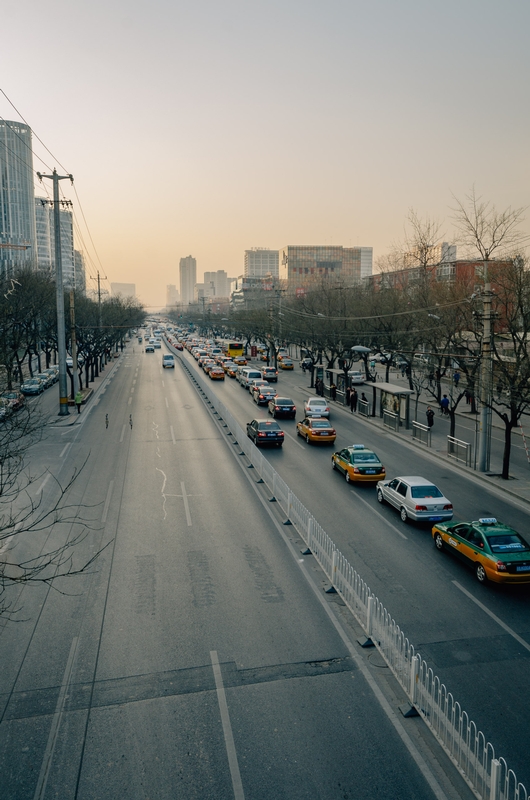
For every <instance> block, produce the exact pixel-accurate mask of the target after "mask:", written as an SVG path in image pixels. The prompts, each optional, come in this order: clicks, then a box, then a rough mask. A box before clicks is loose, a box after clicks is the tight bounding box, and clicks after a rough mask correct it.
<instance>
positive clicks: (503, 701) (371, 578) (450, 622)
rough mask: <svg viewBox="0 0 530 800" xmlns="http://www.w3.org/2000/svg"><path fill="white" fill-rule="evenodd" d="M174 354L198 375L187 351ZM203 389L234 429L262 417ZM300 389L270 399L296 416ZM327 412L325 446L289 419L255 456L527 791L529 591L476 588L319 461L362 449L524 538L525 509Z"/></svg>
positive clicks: (235, 394)
mask: <svg viewBox="0 0 530 800" xmlns="http://www.w3.org/2000/svg"><path fill="white" fill-rule="evenodd" d="M182 357H183V358H185V359H186V360H187V362H188V363H189V364H191V366H192V368H196V369H198V367H197V366H196V362H195V361H194V360H193V358H192V357H191V356H190V355H189V354H188V353H187V352H184V353H183V354H182ZM201 374H203V375H204V373H201ZM210 383H211V385H212V387H213V389H214V391H215V392H216V393H217V395H218V396H219V397H220V398H221V399H222V401H223V402H224V403H225V404H226V405H227V406H228V407H229V409H230V410H231V412H232V413H233V414H234V416H235V417H236V418H237V419H238V421H239V422H240V424H242V425H243V426H244V425H245V424H246V422H248V421H249V420H250V419H252V418H254V417H257V418H268V419H271V417H270V416H268V413H267V410H266V408H264V407H258V406H257V405H256V404H255V403H254V402H253V401H252V399H251V397H250V396H249V393H248V392H246V391H245V390H244V389H243V388H242V387H241V386H240V385H239V383H238V382H237V381H236V380H228V379H227V380H225V381H224V383H223V384H220V383H218V382H216V381H215V382H214V381H211V382H210ZM308 385H309V375H308V374H305V375H304V374H303V373H302V371H301V370H300V369H299V368H296V369H295V370H293V371H292V372H290V371H282V370H280V373H279V381H278V384H277V389H278V393H279V394H280V395H282V396H287V397H292V399H293V400H294V401H295V403H296V405H297V409H298V411H297V419H300V418H301V417H302V416H303V401H304V400H305V399H307V397H308V396H310V395H312V394H313V392H312V391H311V390H310V389H309V388H308ZM331 411H332V413H331V421H332V422H333V425H334V427H335V428H336V430H337V440H336V443H335V445H334V446H333V447H332V448H330V447H329V446H328V445H326V446H324V447H320V446H315V445H308V444H306V442H305V441H303V440H302V439H301V438H300V437H297V435H296V422H295V421H291V420H281V421H280V422H281V426H282V428H283V430H284V431H285V434H286V441H285V444H284V446H283V448H281V450H271V451H269V452H267V457H268V458H269V459H270V461H271V463H272V464H273V466H274V468H275V469H276V470H277V471H278V473H279V474H280V475H281V477H282V478H283V479H284V480H285V481H286V483H287V484H288V485H289V487H290V488H291V490H292V491H293V492H294V493H295V495H296V496H297V497H298V498H299V499H300V500H301V501H302V503H303V504H304V505H305V506H306V507H307V508H308V509H309V510H310V511H311V513H312V514H313V515H314V516H315V518H316V519H317V520H318V522H319V523H320V524H321V525H322V527H323V528H324V530H325V531H326V533H328V535H329V536H331V538H332V539H333V541H334V542H335V544H336V546H337V547H338V548H339V550H341V551H342V552H343V553H344V555H345V556H346V557H347V558H348V560H349V561H350V563H351V564H352V565H353V566H354V568H355V569H356V570H357V572H358V573H359V574H360V575H361V577H362V578H363V579H364V580H365V581H366V582H367V583H368V585H369V586H370V588H371V589H372V591H373V592H374V593H375V594H376V595H377V596H378V597H379V599H380V600H381V601H382V602H383V603H384V605H385V606H386V608H387V609H388V611H389V612H390V613H391V615H392V616H393V617H394V619H395V620H396V621H397V623H398V624H399V625H400V627H401V629H402V630H403V631H404V632H405V635H406V636H408V638H409V640H410V641H411V642H412V643H413V644H414V646H415V647H416V649H418V650H419V651H420V653H421V654H422V656H423V657H424V658H425V659H426V660H427V661H428V663H429V665H430V666H431V667H432V668H433V670H434V673H435V674H436V675H438V677H439V678H440V679H441V680H442V681H443V682H444V683H445V684H446V686H447V688H448V689H449V691H451V692H452V693H453V695H454V697H455V699H456V700H457V701H458V702H459V703H460V704H461V706H462V708H463V709H464V710H465V711H467V713H468V714H469V715H470V717H471V719H472V720H474V721H475V723H476V724H477V726H478V728H479V729H480V730H482V731H483V733H484V734H485V736H486V740H487V741H490V742H491V743H492V744H493V746H494V747H495V752H496V755H497V757H499V756H502V757H504V758H505V759H506V760H507V762H508V765H509V766H510V768H511V769H513V770H514V771H515V773H516V775H517V777H518V779H519V780H520V781H521V782H522V783H524V784H525V785H526V786H527V787H528V786H530V762H529V760H528V748H529V744H530V742H529V735H528V730H529V726H528V716H527V714H528V712H529V709H530V688H529V685H528V681H527V675H528V669H529V659H530V615H529V599H530V586H529V585H526V586H516V587H514V586H509V587H495V586H493V585H491V584H488V585H487V586H483V585H480V584H479V583H478V582H477V581H476V579H475V577H474V575H473V573H472V572H471V571H470V570H469V569H468V568H467V567H466V566H465V565H463V564H462V563H461V562H459V561H457V560H456V559H453V558H452V557H451V556H450V555H448V554H447V553H445V552H444V553H439V552H438V551H436V550H435V548H434V546H433V542H432V537H431V533H430V526H429V525H424V526H422V525H416V524H414V523H412V524H403V523H402V522H401V520H400V518H399V515H398V513H397V512H396V511H395V510H394V509H392V508H390V507H389V506H386V505H385V506H380V505H379V504H378V502H377V500H376V491H375V488H374V487H373V486H369V485H368V486H367V485H365V486H354V485H351V484H350V485H349V484H347V483H346V482H345V480H344V478H343V477H342V476H341V475H340V473H338V472H334V471H333V470H332V469H331V458H330V456H331V453H332V452H333V450H335V449H337V450H338V449H340V448H341V447H344V446H346V445H350V444H353V443H354V442H357V443H363V444H365V445H366V446H369V447H372V448H373V449H374V450H375V451H376V452H377V453H378V455H379V456H380V458H381V460H382V461H383V463H384V464H385V466H386V470H387V476H388V477H389V478H392V477H395V476H396V475H422V476H425V477H427V478H428V479H430V480H432V481H433V482H434V483H436V484H437V485H438V486H439V487H440V488H441V489H442V491H443V492H444V494H445V495H446V496H447V497H448V498H449V499H450V500H451V501H452V502H453V505H454V508H455V519H462V520H472V519H478V518H479V517H484V516H495V517H497V518H499V519H501V520H502V521H503V522H505V523H507V524H510V525H513V527H515V528H516V529H518V530H520V531H521V532H522V533H526V534H528V503H525V502H523V501H518V500H517V499H515V498H513V497H511V496H509V495H506V494H504V493H503V492H502V490H501V489H499V490H498V491H497V490H495V489H492V488H491V486H490V485H485V484H484V483H483V482H481V481H480V479H479V478H475V477H474V476H470V475H469V474H468V473H465V472H463V471H462V470H460V469H459V468H458V466H457V465H456V464H455V465H452V464H448V463H447V462H445V461H444V462H442V461H440V459H439V458H438V457H437V456H436V454H435V453H432V452H428V451H426V450H425V449H422V448H420V447H418V446H417V445H414V444H413V443H411V442H407V441H406V440H404V438H403V437H399V436H396V435H393V434H391V433H389V432H387V431H385V430H383V429H381V428H378V427H376V426H374V425H373V424H372V423H371V422H370V421H369V420H366V419H365V418H363V417H360V416H359V415H353V414H351V412H350V411H349V410H346V409H345V408H343V407H340V406H338V405H334V404H332V406H331ZM437 422H438V420H437Z"/></svg>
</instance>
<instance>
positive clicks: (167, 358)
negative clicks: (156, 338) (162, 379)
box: [162, 353, 175, 369]
mask: <svg viewBox="0 0 530 800" xmlns="http://www.w3.org/2000/svg"><path fill="white" fill-rule="evenodd" d="M162 366H163V367H164V369H165V368H166V367H169V368H171V367H173V369H175V359H174V357H173V356H172V355H171V353H164V355H163V356H162Z"/></svg>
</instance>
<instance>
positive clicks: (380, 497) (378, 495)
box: [377, 489, 385, 503]
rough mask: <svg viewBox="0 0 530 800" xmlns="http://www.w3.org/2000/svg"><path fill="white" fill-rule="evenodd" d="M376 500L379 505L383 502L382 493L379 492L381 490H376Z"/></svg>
mask: <svg viewBox="0 0 530 800" xmlns="http://www.w3.org/2000/svg"><path fill="white" fill-rule="evenodd" d="M377 499H378V501H379V502H380V503H384V502H385V498H384V497H383V492H382V491H381V489H378V490H377Z"/></svg>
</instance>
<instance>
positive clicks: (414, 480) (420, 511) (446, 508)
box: [377, 475, 453, 522]
mask: <svg viewBox="0 0 530 800" xmlns="http://www.w3.org/2000/svg"><path fill="white" fill-rule="evenodd" d="M377 499H378V500H379V502H380V503H385V502H387V503H389V505H391V506H394V508H397V510H398V511H399V514H400V516H401V519H402V520H403V522H407V520H409V519H413V520H415V521H416V522H421V521H424V522H441V521H442V520H449V519H453V504H452V503H451V502H450V501H449V500H448V499H447V497H445V496H444V494H443V492H441V491H440V489H438V487H437V486H435V485H434V483H432V482H431V481H429V480H427V478H420V477H418V476H417V475H415V476H410V477H403V478H394V479H393V480H390V481H380V482H379V483H378V484H377Z"/></svg>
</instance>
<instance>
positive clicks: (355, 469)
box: [353, 467, 361, 473]
mask: <svg viewBox="0 0 530 800" xmlns="http://www.w3.org/2000/svg"><path fill="white" fill-rule="evenodd" d="M353 471H354V472H356V473H359V472H360V471H361V470H360V469H359V467H354V468H353Z"/></svg>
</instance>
